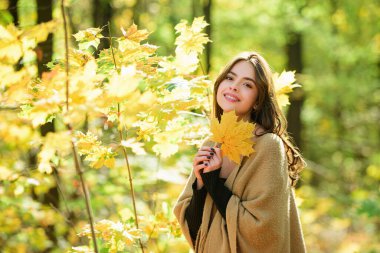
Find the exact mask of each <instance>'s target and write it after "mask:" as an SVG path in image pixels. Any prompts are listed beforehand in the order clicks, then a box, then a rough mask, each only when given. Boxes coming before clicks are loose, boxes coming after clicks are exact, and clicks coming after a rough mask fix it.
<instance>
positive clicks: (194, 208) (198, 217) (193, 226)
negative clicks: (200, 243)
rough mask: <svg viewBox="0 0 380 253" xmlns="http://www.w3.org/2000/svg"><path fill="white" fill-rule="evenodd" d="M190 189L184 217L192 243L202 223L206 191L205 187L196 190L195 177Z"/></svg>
mask: <svg viewBox="0 0 380 253" xmlns="http://www.w3.org/2000/svg"><path fill="white" fill-rule="evenodd" d="M192 189H193V197H192V198H191V200H190V204H189V206H188V207H187V208H186V212H185V219H186V221H187V224H188V226H189V231H190V236H191V239H192V241H193V244H195V239H196V238H197V234H198V230H199V228H200V226H201V223H202V214H203V207H204V204H205V200H206V195H207V192H206V189H205V187H202V188H201V189H199V190H197V179H195V181H194V183H193V184H192Z"/></svg>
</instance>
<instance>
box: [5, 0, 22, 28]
mask: <svg viewBox="0 0 380 253" xmlns="http://www.w3.org/2000/svg"><path fill="white" fill-rule="evenodd" d="M17 4H18V0H9V6H8V11H9V13H10V14H11V15H12V17H13V24H15V25H16V26H19V25H20V24H19V20H18V9H17Z"/></svg>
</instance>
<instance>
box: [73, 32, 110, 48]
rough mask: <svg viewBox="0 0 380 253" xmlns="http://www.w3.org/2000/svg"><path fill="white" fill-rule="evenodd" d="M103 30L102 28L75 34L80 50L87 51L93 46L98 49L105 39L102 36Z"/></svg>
mask: <svg viewBox="0 0 380 253" xmlns="http://www.w3.org/2000/svg"><path fill="white" fill-rule="evenodd" d="M101 32H102V29H100V28H88V29H86V30H83V31H79V32H77V33H76V34H74V35H73V36H74V38H75V40H76V41H78V46H79V49H80V50H87V49H89V48H90V47H91V46H93V47H94V48H98V46H99V44H100V39H101V38H103V35H102V34H101Z"/></svg>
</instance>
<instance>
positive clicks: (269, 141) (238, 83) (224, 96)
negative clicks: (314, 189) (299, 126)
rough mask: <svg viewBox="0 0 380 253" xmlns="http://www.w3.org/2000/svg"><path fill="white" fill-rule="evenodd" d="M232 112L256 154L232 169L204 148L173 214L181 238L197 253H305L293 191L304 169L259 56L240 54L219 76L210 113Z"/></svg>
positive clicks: (212, 150)
mask: <svg viewBox="0 0 380 253" xmlns="http://www.w3.org/2000/svg"><path fill="white" fill-rule="evenodd" d="M232 110H234V111H235V113H236V115H238V116H239V119H241V120H249V121H251V122H253V123H256V128H255V130H254V133H253V136H254V137H253V141H254V143H255V144H254V149H255V152H254V153H252V154H251V155H250V156H249V157H244V158H242V161H241V164H240V165H237V164H235V163H234V162H232V161H230V160H229V159H228V158H227V157H222V154H221V150H220V149H219V148H217V146H216V143H213V142H211V141H206V142H205V143H204V144H203V146H202V147H201V148H200V149H199V151H198V152H197V154H196V155H195V158H194V163H193V173H191V175H190V177H189V179H188V182H187V184H186V186H185V189H184V190H183V192H182V193H181V195H180V197H179V199H178V201H177V203H176V206H175V208H174V214H175V215H176V217H177V219H178V221H179V223H180V225H181V229H182V232H183V234H184V235H185V237H186V239H187V240H188V242H189V244H190V245H191V247H192V248H193V249H194V250H195V251H196V252H202V253H207V252H210V253H215V252H218V253H224V252H225V253H227V252H236V253H245V252H252V253H255V252H257V253H265V252H273V253H275V252H276V253H298V252H306V249H305V244H304V240H303V235H302V229H301V224H300V220H299V216H298V212H297V207H296V204H295V200H294V192H293V189H292V186H294V185H295V183H296V181H297V179H298V172H299V171H300V170H301V169H302V168H303V167H304V165H305V163H304V161H303V159H302V156H301V155H300V154H299V152H298V150H297V149H296V148H295V147H294V146H293V145H292V144H291V142H290V141H289V140H288V139H289V137H288V134H287V132H286V119H285V117H284V115H283V114H282V112H281V110H280V108H279V106H278V104H277V101H276V96H275V90H274V86H273V82H272V73H271V70H270V67H269V66H268V64H267V62H266V61H265V60H264V58H263V57H261V56H260V55H259V54H257V53H255V52H252V53H242V54H241V55H239V56H238V57H236V58H234V59H233V60H232V61H231V62H230V63H229V64H228V65H227V66H226V67H225V69H224V70H223V72H222V73H221V74H220V75H219V77H218V78H217V80H216V82H215V86H214V112H215V116H216V117H217V118H219V119H220V118H221V115H222V114H223V112H229V111H232Z"/></svg>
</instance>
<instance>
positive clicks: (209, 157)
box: [193, 146, 223, 189]
mask: <svg viewBox="0 0 380 253" xmlns="http://www.w3.org/2000/svg"><path fill="white" fill-rule="evenodd" d="M222 161H223V159H222V154H221V150H220V148H216V147H215V148H212V147H207V146H204V147H202V148H200V149H199V150H198V152H197V154H196V155H195V157H194V161H193V171H194V174H195V177H196V178H197V189H200V188H202V187H203V185H204V184H203V180H202V177H201V173H202V170H203V172H210V171H213V170H217V169H219V168H220V167H222Z"/></svg>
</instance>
